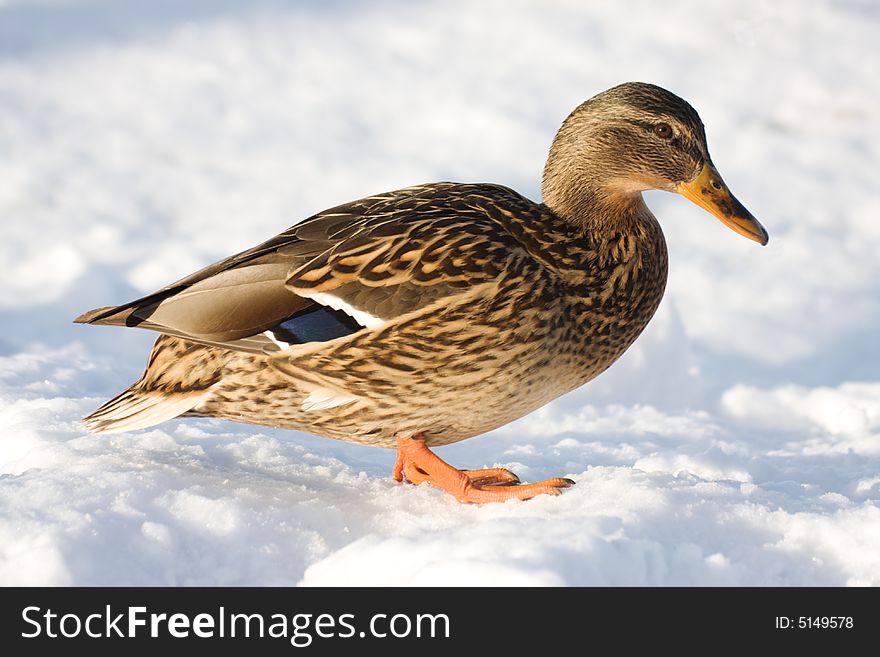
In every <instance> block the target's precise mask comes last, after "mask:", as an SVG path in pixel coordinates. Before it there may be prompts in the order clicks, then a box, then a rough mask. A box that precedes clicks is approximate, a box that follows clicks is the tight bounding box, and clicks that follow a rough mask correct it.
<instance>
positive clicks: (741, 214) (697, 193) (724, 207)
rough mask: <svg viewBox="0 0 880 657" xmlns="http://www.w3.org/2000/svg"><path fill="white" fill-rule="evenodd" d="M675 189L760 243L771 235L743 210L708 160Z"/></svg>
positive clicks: (738, 231)
mask: <svg viewBox="0 0 880 657" xmlns="http://www.w3.org/2000/svg"><path fill="white" fill-rule="evenodd" d="M676 191H677V192H678V193H679V194H681V195H682V196H684V197H685V198H687V199H690V200H691V201H693V202H694V203H696V204H697V205H699V206H700V207H701V208H703V209H704V210H706V211H707V212H710V213H711V214H714V215H715V216H716V217H718V218H719V219H720V220H721V223H723V224H724V225H725V226H727V227H728V228H730V229H731V230H733V231H735V232H737V233H739V234H740V235H742V236H744V237H748V238H749V239H750V240H754V241H756V242H757V243H758V244H761V245H762V246H763V245H765V244H767V241H768V240H769V239H770V236H769V235H767V231H766V230H764V227H763V226H762V225H761V224H760V223H759V222H758V220H757V219H755V218H754V217H753V216H752V213H751V212H749V211H748V210H746V208H745V206H743V204H742V203H740V202H739V201H737V200H736V197H735V196H734V195H733V194H731V193H730V190H729V189H728V188H727V185H725V184H724V181H723V180H722V179H721V175H720V174H719V173H718V170H717V169H716V168H715V165H713V164H712V163H711V162H707V163H706V164H705V165H704V166H703V169H702V171H700V173H699V174H698V175H697V177H696V178H694V179H693V180H692V181H691V182H688V183H679V185H678V187H677V188H676Z"/></svg>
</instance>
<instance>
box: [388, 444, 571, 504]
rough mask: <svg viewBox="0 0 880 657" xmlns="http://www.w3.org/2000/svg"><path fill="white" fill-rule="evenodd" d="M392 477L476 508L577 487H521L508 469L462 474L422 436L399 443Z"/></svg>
mask: <svg viewBox="0 0 880 657" xmlns="http://www.w3.org/2000/svg"><path fill="white" fill-rule="evenodd" d="M392 476H393V477H394V479H395V480H397V481H403V479H404V477H406V480H407V481H408V482H409V483H411V484H415V485H419V484H422V483H428V484H431V485H432V486H435V487H437V488H439V489H441V490H444V491H446V492H447V493H449V494H450V495H452V496H453V497H455V498H456V499H457V500H458V501H459V502H467V503H476V504H483V503H486V502H504V501H506V500H510V499H518V500H528V499H531V498H532V497H535V496H536V495H559V493H560V492H561V491H562V489H563V488H568V487H569V486H572V485H574V481H572V480H571V479H564V478H560V477H555V478H553V479H546V480H544V481H539V482H537V483H534V484H521V483H519V477H517V476H516V475H515V474H514V473H513V472H511V471H510V470H506V469H505V468H488V469H483V470H459V469H458V468H454V467H452V466H451V465H449V464H448V463H447V462H446V461H444V460H443V459H441V458H440V457H439V456H437V455H436V454H434V452H432V451H431V450H430V449H428V446H427V445H426V444H425V440H424V437H423V436H422V435H416V436H413V437H412V438H398V439H397V460H396V461H395V463H394V471H393V474H392Z"/></svg>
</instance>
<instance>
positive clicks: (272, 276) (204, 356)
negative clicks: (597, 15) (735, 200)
mask: <svg viewBox="0 0 880 657" xmlns="http://www.w3.org/2000/svg"><path fill="white" fill-rule="evenodd" d="M658 121H663V122H666V123H667V124H668V125H669V126H671V128H672V130H673V131H674V136H673V137H672V138H670V139H666V138H660V137H658V136H657V135H656V134H655V131H654V126H655V125H656V124H657V122H658ZM657 132H664V133H665V129H664V130H661V131H657ZM710 165H711V162H710V160H709V156H708V152H707V150H706V146H705V135H704V132H703V127H702V124H701V123H700V121H699V117H698V116H697V115H696V112H694V110H693V109H692V108H691V107H690V106H689V105H687V103H685V102H684V101H682V100H681V99H679V98H677V97H676V96H674V95H672V94H670V93H669V92H667V91H665V90H662V89H660V88H658V87H653V86H651V85H644V84H638V83H630V84H628V85H621V86H620V87H616V88H615V89H612V90H610V91H608V92H604V94H600V95H599V96H597V97H596V98H594V99H591V100H590V101H588V102H587V103H584V104H583V105H582V106H581V107H579V108H578V109H577V110H575V112H573V113H572V115H571V116H570V117H569V118H568V119H567V120H566V122H565V124H564V125H563V127H562V129H561V130H560V132H559V135H558V136H557V138H556V141H554V144H553V148H552V149H551V154H550V157H549V159H548V163H547V167H546V168H545V172H544V187H543V189H544V196H545V201H546V205H545V204H537V203H533V202H532V201H529V200H528V199H526V198H524V197H522V196H520V195H519V194H517V193H516V192H514V191H512V190H510V189H508V188H506V187H502V186H498V185H490V184H460V183H435V184H428V185H421V186H416V187H410V188H407V189H403V190H399V191H395V192H390V193H387V194H381V195H378V196H373V197H369V198H365V199H362V200H359V201H355V202H353V203H350V204H347V205H343V206H339V207H337V208H333V209H331V210H328V211H326V212H323V213H320V214H318V215H315V216H314V217H311V218H310V219H307V220H306V221H304V222H302V223H300V224H297V225H295V226H293V227H292V228H290V229H288V230H287V231H285V232H283V233H281V234H280V235H278V236H277V237H275V238H273V239H271V240H269V241H268V242H265V243H264V244H261V245H259V246H257V247H254V248H253V249H250V250H248V251H245V252H243V253H240V254H238V255H235V256H232V257H231V258H228V259H227V260H224V261H221V262H219V263H216V264H215V265H211V266H209V267H207V268H206V269H204V270H202V271H201V272H197V273H196V274H193V275H192V276H190V277H187V278H185V279H183V280H181V281H178V282H177V283H175V284H173V285H171V286H169V287H168V288H165V289H164V290H160V291H159V292H157V293H155V294H153V295H150V296H148V297H145V298H144V299H140V300H137V301H134V302H131V303H129V304H125V305H123V306H119V307H115V308H105V309H98V310H95V311H91V312H90V313H86V314H85V315H83V316H82V317H80V318H78V320H77V321H81V322H88V323H103V324H113V325H128V326H141V327H143V328H150V329H153V330H158V331H160V332H161V333H163V335H161V336H160V337H159V339H158V340H157V341H156V345H155V347H154V348H153V353H152V355H151V357H150V361H149V364H148V366H147V369H146V371H145V373H144V375H143V377H142V378H141V380H140V381H138V382H137V383H135V384H134V385H133V386H132V387H131V388H130V389H129V390H127V391H125V392H123V393H122V394H121V395H120V396H119V397H117V398H115V399H114V400H111V401H110V402H108V403H107V404H105V405H104V406H103V407H102V408H100V409H98V410H97V411H95V413H93V414H92V415H90V416H89V417H88V418H86V423H87V424H88V425H89V426H90V427H91V428H92V429H94V430H96V431H113V430H124V429H127V428H137V427H140V426H148V425H149V424H153V423H155V422H158V421H162V420H164V419H168V418H170V417H174V416H176V415H178V414H187V415H203V416H213V417H221V418H227V419H230V420H236V421H241V422H249V423H253V424H263V425H270V426H276V427H286V428H292V429H299V430H302V431H307V432H310V433H314V434H318V435H322V436H327V437H331V438H338V439H341V440H348V441H352V442H358V443H364V444H369V445H376V446H381V447H394V446H395V441H396V440H397V438H399V437H401V436H404V437H405V436H416V435H419V436H424V439H425V442H426V443H427V444H428V445H429V446H434V445H444V444H448V443H452V442H456V441H459V440H463V439H465V438H470V437H472V436H475V435H478V434H480V433H484V432H486V431H488V430H490V429H493V428H495V427H498V426H501V425H503V424H505V423H507V422H510V421H511V420H514V419H516V418H518V417H521V416H523V415H525V414H526V413H528V412H530V411H532V410H534V409H536V408H538V407H540V406H542V405H543V404H545V403H547V402H549V401H551V400H552V399H554V398H556V397H558V396H559V395H562V394H564V393H565V392H568V391H570V390H572V389H574V388H576V387H578V386H580V385H582V384H584V383H585V382H587V381H589V380H590V379H592V378H593V377H595V376H596V375H598V374H600V373H601V372H602V371H604V370H605V369H606V368H607V367H609V366H610V365H611V364H612V363H613V362H614V361H615V360H616V359H617V358H618V357H619V356H620V355H621V354H622V353H623V352H624V351H625V350H626V349H627V348H628V347H629V346H630V345H631V344H632V342H633V341H634V340H635V339H636V338H637V337H638V335H639V334H640V333H641V331H642V330H643V329H644V327H645V326H646V324H647V323H648V321H649V320H650V318H651V316H652V315H653V314H654V311H655V310H656V308H657V306H658V304H659V303H660V299H661V297H662V295H663V291H664V287H665V284H666V274H667V254H666V244H665V241H664V239H663V234H662V232H661V230H660V227H659V225H658V224H657V221H656V220H655V218H654V216H653V215H652V214H651V212H650V211H649V210H648V208H647V207H646V206H645V204H644V202H643V201H642V197H641V194H640V192H641V191H642V190H643V189H648V188H659V189H669V190H672V191H675V189H676V186H677V185H680V184H685V183H687V184H690V181H693V180H695V179H696V178H697V177H698V176H699V175H701V173H700V172H701V171H706V170H707V169H706V168H705V167H708V166H710ZM712 171H713V172H714V168H713V169H712ZM707 175H708V174H707ZM718 180H719V181H720V178H718ZM725 192H726V188H725ZM731 198H732V197H731ZM740 207H741V206H740ZM737 220H739V219H737ZM755 230H757V229H755ZM328 304H329V306H332V307H337V309H338V308H341V309H342V310H343V311H344V312H345V313H347V315H346V316H345V317H343V321H348V315H351V316H353V317H354V319H356V320H357V322H358V325H355V326H354V327H353V328H352V330H351V331H350V332H349V333H348V334H345V335H341V336H336V335H335V334H332V335H333V336H334V337H330V338H329V339H326V340H320V339H319V340H308V341H298V340H296V339H291V338H285V339H280V338H279V336H282V337H283V336H284V335H287V334H286V333H284V332H283V331H282V330H281V328H283V327H281V328H279V325H281V324H282V323H284V322H285V321H287V322H290V321H294V322H295V321H296V318H298V317H301V316H303V315H305V314H308V313H310V312H313V311H314V309H315V308H316V307H323V306H328ZM334 304H335V305H334ZM291 318H293V319H291ZM288 325H289V324H285V326H288ZM329 335H331V334H329V333H328V336H329Z"/></svg>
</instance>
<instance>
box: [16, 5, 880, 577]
mask: <svg viewBox="0 0 880 657" xmlns="http://www.w3.org/2000/svg"><path fill="white" fill-rule="evenodd" d="M878 28H880V9H878V7H877V5H876V4H875V3H872V2H865V1H860V0H825V1H817V2H813V3H808V4H804V3H799V2H796V1H794V0H789V1H783V2H776V3H766V2H761V1H759V0H748V1H744V2H738V3H709V4H707V3H694V2H684V1H673V0H669V1H668V2H664V3H651V2H640V1H635V2H627V3H582V2H564V1H558V2H545V3H540V4H537V3H520V2H486V3H467V2H446V1H444V2H439V1H437V2H433V3H431V2H427V3H405V2H397V1H390V0H389V1H386V2H380V3H370V4H369V5H367V4H361V3H357V4H356V3H345V2H339V3H287V2H282V1H281V0H274V1H273V0H263V1H258V2H252V3H232V2H226V1H222V2H205V1H200V0H183V1H177V2H153V3H121V4H120V3H115V2H112V0H90V1H88V2H85V1H79V0H66V1H64V2H48V1H45V2H24V1H19V0H3V1H2V2H0V181H2V184H0V217H2V221H0V271H2V272H3V276H2V280H0V319H2V326H3V332H2V334H0V584H3V585H12V584H26V585H38V584H42V585H69V584H83V585H94V584H111V585H126V584H139V585H166V584H178V585H198V584H202V585H212V584H231V585H246V584H249V585H280V584H303V585H331V584H380V585H384V584H400V585H438V584H473V585H489V586H493V585H682V584H695V585H744V584H753V585H869V586H878V585H880V367H878V366H880V346H878V345H880V342H878V340H877V327H878V326H880V259H878V258H877V255H876V254H877V253H878V252H880V221H878V216H880V201H878V198H877V195H876V180H875V179H876V171H877V165H878V163H880V141H878V140H877V139H875V138H874V137H873V135H874V133H875V126H876V125H877V124H878V122H880V88H878V86H877V84H876V80H878V79H880V48H878V46H877V43H876V35H877V31H878ZM630 79H636V80H646V81H651V82H655V83H657V84H660V85H663V86H666V87H668V88H670V89H671V90H673V91H675V92H677V93H679V94H680V95H682V96H683V97H685V98H686V99H688V100H689V101H691V102H692V104H694V105H695V107H696V108H697V109H698V110H699V111H700V113H701V116H702V117H703V119H704V122H705V123H706V126H707V133H708V138H709V145H710V148H711V151H712V153H713V158H714V160H715V163H716V165H717V166H718V168H719V170H720V171H721V172H722V174H723V175H724V177H725V179H726V180H727V182H728V183H729V184H730V186H731V188H732V189H733V191H734V193H736V194H737V196H738V197H739V198H740V199H741V200H742V201H743V202H744V203H745V205H746V206H747V207H748V208H749V209H750V210H751V211H752V212H753V213H754V214H755V216H757V217H758V218H759V219H760V220H761V222H762V223H763V224H764V225H765V226H766V227H767V229H768V230H769V232H770V236H771V239H770V244H769V245H768V246H767V247H766V248H764V249H762V248H760V247H758V246H756V245H755V244H753V243H751V242H749V241H747V240H745V239H743V238H740V237H738V236H736V235H734V234H733V233H731V232H730V231H728V230H726V229H725V228H724V227H723V226H721V224H720V223H719V222H717V221H715V220H714V219H712V218H711V217H709V216H708V215H706V214H705V213H704V212H702V211H701V210H699V209H698V208H696V207H692V206H690V205H689V204H688V203H687V202H686V201H685V200H684V199H681V198H679V197H675V196H672V195H667V194H662V193H659V192H657V193H653V192H652V193H649V194H648V195H647V200H648V203H649V204H650V205H651V207H652V208H653V209H654V211H655V213H656V214H657V215H658V217H659V218H660V220H661V223H662V224H663V227H664V230H665V232H666V235H667V241H668V243H669V248H670V260H671V262H670V280H669V285H668V288H667V296H666V298H665V299H664V301H663V304H662V305H661V308H660V311H659V312H658V315H657V317H656V318H655V319H654V321H653V322H652V324H651V325H650V326H649V328H648V330H647V331H646V332H645V334H644V335H643V336H642V337H641V338H640V339H639V340H638V342H637V343H636V344H635V345H634V346H633V347H632V349H631V350H630V351H629V352H628V353H627V354H626V355H625V356H624V358H623V359H622V360H621V361H620V362H619V363H617V364H616V365H615V366H614V367H613V368H612V369H611V370H609V371H608V372H607V373H606V374H604V375H603V376H601V377H600V378H599V379H597V380H596V381H595V382H593V383H591V384H589V385H587V386H586V387H584V388H582V389H581V390H578V391H575V392H574V393H572V394H570V395H568V396H566V397H565V398H562V399H559V400H557V401H556V402H554V403H552V404H551V405H549V406H547V407H545V408H543V409H540V410H539V411H537V412H536V413H534V414H532V415H531V416H529V417H526V418H523V419H522V420H520V421H518V422H516V423H513V424H511V425H509V426H507V427H504V428H502V429H499V430H497V431H495V432H493V433H491V434H489V435H486V436H482V437H479V438H476V439H473V440H470V441H465V442H464V443H459V444H457V445H454V446H450V447H447V448H442V449H440V450H439V453H440V455H441V456H442V457H443V458H445V459H447V460H449V461H450V462H452V463H453V464H456V465H459V466H462V467H464V466H467V467H481V466H484V465H485V466H493V465H503V466H505V467H511V468H513V469H515V470H516V471H517V472H518V473H519V474H520V476H521V477H523V478H524V479H526V480H532V481H534V480H537V479H539V478H544V477H549V476H569V477H572V478H573V479H575V480H576V481H577V485H576V486H575V487H574V488H572V489H570V490H568V491H566V492H565V494H564V495H562V496H560V497H556V498H542V499H535V500H532V501H529V502H508V503H505V504H501V505H490V506H482V507H476V506H463V505H460V504H458V503H457V502H455V501H454V500H453V499H451V498H450V497H447V496H444V495H443V494H441V493H439V492H438V491H436V490H432V489H429V488H427V487H424V486H423V487H418V488H415V487H410V486H405V485H400V484H396V483H394V482H393V481H391V479H390V477H389V473H390V470H391V466H392V463H393V454H392V453H391V452H390V451H386V450H377V449H371V448H367V447H361V446H356V445H350V444H347V443H340V442H334V441H330V440H326V439H321V438H316V437H312V436H308V435H305V434H298V433H296V432H282V431H269V430H266V429H263V428H259V427H250V426H246V425H237V424H233V423H226V422H220V421H212V420H173V421H170V422H167V423H165V424H162V425H160V426H157V427H154V428H152V429H147V430H143V431H139V432H133V433H124V434H119V435H111V436H93V435H89V434H87V433H86V432H84V430H83V428H82V427H81V426H80V425H79V424H78V419H79V418H80V417H82V416H83V415H85V414H86V413H88V412H90V411H91V410H93V409H94V408H95V407H96V406H97V405H99V404H100V403H101V402H103V401H104V400H106V399H108V398H109V397H111V396H113V395H114V394H116V393H117V392H119V391H120V390H121V389H123V388H124V387H125V386H127V385H128V384H129V383H130V382H131V381H132V380H134V379H135V378H136V377H137V375H138V374H139V372H140V371H141V368H142V367H143V365H144V363H145V360H146V355H147V352H148V349H149V346H150V344H151V341H152V337H153V336H151V335H149V334H148V333H146V332H140V331H135V330H122V329H113V328H95V327H84V326H78V325H73V324H71V323H70V320H71V319H72V318H73V317H74V316H76V315H77V314H78V313H80V312H82V311H84V310H87V309H89V308H93V307H96V306H101V305H108V304H111V303H118V302H122V301H126V300H128V299H130V298H133V297H135V296H137V295H139V294H141V293H145V292H149V291H151V290H152V289H154V288H157V287H160V286H162V285H165V284H167V283H169V282H171V281H173V280H175V279H176V278H178V277H180V276H182V275H184V274H187V273H189V272H190V271H193V270H195V269H196V268H198V267H200V266H202V265H204V264H207V263H208V262H211V261H213V260H216V259H218V258H220V257H223V256H225V255H228V254H230V253H232V252H235V251H237V250H240V249H242V248H245V247H248V246H250V245H252V244H255V243H257V242H258V241H261V240H263V239H265V238H267V237H269V236H271V235H273V234H275V233H276V232H278V231H279V230H281V229H283V228H285V227H287V226H288V225H290V224H292V223H294V222H295V221H297V220H299V219H300V218H303V217H305V216H308V215H309V214H311V213H312V212H315V211H317V210H320V209H323V208H327V207H331V206H333V205H335V204H338V203H340V202H344V201H347V200H351V199H355V198H358V197H361V196H363V195H366V194H370V193H375V192H379V191H384V190H388V189H395V188H399V187H404V186H407V185H412V184H417V183H420V182H425V181H431V180H444V179H453V180H477V181H491V182H498V183H502V184H506V185H509V186H511V187H514V188H516V189H518V190H519V191H521V192H522V193H524V194H526V195H528V196H530V197H532V198H538V197H539V180H540V172H541V168H542V166H543V162H544V158H545V155H546V150H547V148H548V146H549V143H550V140H551V139H552V136H553V134H554V132H555V130H556V129H557V127H558V125H559V124H560V122H561V121H562V119H563V118H564V117H565V115H566V114H567V113H568V112H569V111H570V110H571V109H572V108H573V107H574V106H575V105H577V104H578V103H579V102H581V101H582V100H584V99H585V98H587V97H589V96H591V95H592V94H594V93H596V92H598V91H600V90H602V89H604V88H607V87H609V86H612V85H613V84H616V83H619V82H621V81H625V80H630Z"/></svg>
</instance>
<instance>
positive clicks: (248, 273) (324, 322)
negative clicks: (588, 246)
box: [74, 183, 539, 353]
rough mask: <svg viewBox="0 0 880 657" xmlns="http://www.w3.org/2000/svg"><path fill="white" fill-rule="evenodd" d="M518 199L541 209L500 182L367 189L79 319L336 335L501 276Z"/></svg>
mask: <svg viewBox="0 0 880 657" xmlns="http://www.w3.org/2000/svg"><path fill="white" fill-rule="evenodd" d="M514 209H515V211H516V212H517V213H523V212H528V211H533V212H539V210H538V206H537V205H535V204H533V203H531V202H530V201H527V200H526V199H524V198H523V197H521V196H519V195H518V194H516V193H515V192H513V191H512V190H509V189H507V188H505V187H500V186H495V185H463V184H456V183H436V184H431V185H423V186H418V187H410V188H407V189H403V190H398V191H395V192H389V193H387V194H381V195H377V196H371V197H368V198H365V199H361V200H359V201H355V202H353V203H349V204H346V205H342V206H339V207H336V208H332V209H330V210H327V211H325V212H322V213H320V214H317V215H315V216H313V217H311V218H309V219H307V220H305V221H303V222H302V223H299V224H297V225H295V226H293V227H291V228H290V229H288V230H286V231H284V232H283V233H281V234H280V235H278V236H276V237H274V238H272V239H271V240H269V241H267V242H264V243H262V244H260V245H258V246H256V247H254V248H252V249H249V250H247V251H243V252H241V253H238V254H236V255H234V256H231V257H230V258H227V259H225V260H221V261H219V262H217V263H214V264H212V265H209V266H208V267H205V268H204V269H202V270H200V271H198V272H196V273H194V274H192V275H190V276H187V277H186V278H183V279H181V280H179V281H177V282H175V283H173V284H171V285H169V286H167V287H165V288H163V289H161V290H159V291H157V292H155V293H153V294H150V295H147V296H145V297H142V298H140V299H137V300H135V301H131V302H129V303H126V304H123V305H121V306H115V307H110V308H98V309H95V310H92V311H89V312H87V313H84V314H83V315H81V316H80V317H78V318H77V319H76V320H74V321H76V322H79V323H88V324H105V325H116V326H139V327H141V328H148V329H152V330H155V331H159V332H161V333H166V334H170V335H176V336H178V337H183V338H186V339H188V340H192V341H194V342H199V343H203V344H208V345H213V346H222V347H225V348H230V349H237V350H243V351H252V352H267V353H272V352H276V351H278V350H280V349H284V348H287V347H288V346H289V345H291V344H302V343H305V342H316V341H327V340H332V339H334V338H337V337H341V336H344V335H348V334H351V333H353V332H356V331H359V330H362V329H365V328H366V329H371V328H375V327H377V326H380V325H384V324H387V323H389V322H392V321H394V319H395V318H397V317H400V316H401V315H404V314H406V313H408V312H412V311H414V310H418V309H420V308H423V307H424V306H426V305H428V304H430V303H434V302H436V301H438V300H439V299H442V298H445V297H453V296H456V295H460V294H462V292H463V290H465V289H467V288H470V287H472V286H474V285H477V284H479V283H481V282H485V281H487V280H490V279H493V278H496V277H497V276H498V275H499V274H500V273H501V272H502V270H503V269H504V268H505V267H506V266H507V264H508V262H509V261H510V259H511V258H513V257H521V256H522V255H524V252H523V251H522V249H521V248H519V243H518V241H517V239H516V237H515V236H514V234H513V233H512V232H511V231H509V230H508V229H507V228H506V223H509V222H506V221H505V214H507V215H508V216H509V214H510V212H511V211H512V210H514ZM516 254H519V256H517V255H516Z"/></svg>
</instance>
